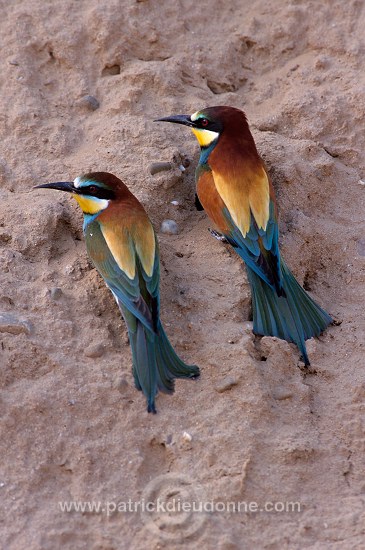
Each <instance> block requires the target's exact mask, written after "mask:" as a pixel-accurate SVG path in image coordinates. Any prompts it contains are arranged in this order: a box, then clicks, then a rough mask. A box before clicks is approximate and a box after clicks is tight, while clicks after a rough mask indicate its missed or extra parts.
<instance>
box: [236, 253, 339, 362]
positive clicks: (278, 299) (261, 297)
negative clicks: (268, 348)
mask: <svg viewBox="0 0 365 550" xmlns="http://www.w3.org/2000/svg"><path fill="white" fill-rule="evenodd" d="M246 267H247V266H246ZM281 273H282V280H283V289H284V295H283V296H278V295H277V292H276V291H275V290H274V289H272V288H271V287H270V286H269V285H268V284H267V283H265V282H264V281H263V280H262V279H261V278H260V277H259V276H258V275H257V274H256V273H255V272H254V271H252V269H250V268H249V267H247V274H248V280H249V282H250V286H251V291H252V309H253V331H254V333H255V334H260V335H263V336H276V337H277V338H281V339H283V340H287V341H288V342H294V344H296V345H297V346H298V348H299V351H300V353H301V354H302V357H303V360H304V363H305V365H307V366H308V365H310V362H309V358H308V354H307V350H306V347H305V340H308V339H309V338H312V337H313V336H319V335H320V334H321V333H322V332H323V331H324V330H325V329H326V327H327V326H328V325H330V324H331V323H332V322H333V320H332V318H331V317H330V316H329V315H328V313H326V312H325V311H324V310H323V309H322V308H321V307H319V305H318V304H316V302H315V301H314V300H313V299H312V298H311V297H310V296H309V294H307V292H306V291H305V290H304V289H303V288H302V287H301V286H300V284H299V283H298V281H297V280H296V279H295V277H294V275H293V274H292V273H291V271H290V270H289V268H288V267H287V265H286V264H285V262H284V261H283V260H281Z"/></svg>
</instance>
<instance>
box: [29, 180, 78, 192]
mask: <svg viewBox="0 0 365 550" xmlns="http://www.w3.org/2000/svg"><path fill="white" fill-rule="evenodd" d="M33 189H57V190H58V191H67V193H77V189H76V188H75V186H74V184H73V182H72V181H57V182H56V183H43V184H42V185H36V186H35V187H33Z"/></svg>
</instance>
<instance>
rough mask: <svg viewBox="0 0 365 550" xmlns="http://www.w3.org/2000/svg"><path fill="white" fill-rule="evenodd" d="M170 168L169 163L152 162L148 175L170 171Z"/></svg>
mask: <svg viewBox="0 0 365 550" xmlns="http://www.w3.org/2000/svg"><path fill="white" fill-rule="evenodd" d="M171 168H172V164H171V162H153V163H152V164H151V165H150V174H152V176H154V175H155V174H158V173H159V172H166V171H167V170H171Z"/></svg>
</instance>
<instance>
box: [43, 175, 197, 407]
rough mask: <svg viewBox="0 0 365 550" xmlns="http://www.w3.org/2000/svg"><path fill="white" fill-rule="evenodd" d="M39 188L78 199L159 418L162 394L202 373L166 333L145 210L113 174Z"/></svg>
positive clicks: (89, 243)
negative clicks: (159, 394)
mask: <svg viewBox="0 0 365 550" xmlns="http://www.w3.org/2000/svg"><path fill="white" fill-rule="evenodd" d="M36 188H48V189H58V190H60V191H66V192H68V193H72V196H73V197H74V198H75V199H76V200H77V202H78V203H79V205H80V206H81V209H82V211H83V213H84V227H83V229H84V235H85V240H86V247H87V251H88V254H89V256H90V258H91V260H92V262H93V264H94V266H95V267H96V269H97V270H98V272H99V273H100V275H101V276H102V277H103V279H104V281H105V283H106V285H107V286H108V287H109V289H110V290H111V291H112V293H113V295H114V298H115V300H116V302H117V304H118V306H119V308H120V310H121V312H122V315H123V317H124V319H125V321H126V323H127V327H128V333H129V340H130V344H131V349H132V358H133V376H134V381H135V385H136V387H137V389H138V390H141V391H143V393H144V395H145V396H146V399H147V410H148V412H153V413H155V412H156V409H155V396H156V394H157V392H158V390H160V391H162V392H164V393H173V391H174V378H195V377H197V376H199V369H198V367H196V366H189V365H186V364H185V363H184V362H183V361H182V360H181V359H180V358H179V357H178V356H177V355H176V353H175V351H174V350H173V348H172V346H171V344H170V342H169V340H168V338H167V336H166V334H165V331H164V329H163V327H162V324H161V321H160V297H159V279H160V263H159V254H158V242H157V238H156V235H155V232H154V229H153V227H152V224H151V222H150V220H149V218H148V216H147V213H146V211H145V209H144V208H143V206H142V205H141V203H140V202H139V201H138V200H137V199H136V197H135V196H134V195H132V193H131V192H130V191H129V189H128V188H127V186H126V185H125V184H124V183H123V182H122V181H121V180H120V179H118V178H117V177H116V176H113V174H109V173H107V172H94V173H90V174H86V175H84V176H80V177H77V178H76V179H75V180H74V181H73V182H57V183H47V184H44V185H38V186H37V187H36Z"/></svg>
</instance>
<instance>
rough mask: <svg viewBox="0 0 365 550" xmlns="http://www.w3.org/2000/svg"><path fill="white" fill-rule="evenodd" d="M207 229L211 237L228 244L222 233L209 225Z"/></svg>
mask: <svg viewBox="0 0 365 550" xmlns="http://www.w3.org/2000/svg"><path fill="white" fill-rule="evenodd" d="M208 231H209V233H210V234H211V235H212V237H214V238H215V239H217V241H220V242H222V243H225V244H228V241H227V239H226V237H225V236H224V235H222V233H219V231H216V230H215V229H210V228H209V227H208Z"/></svg>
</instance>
